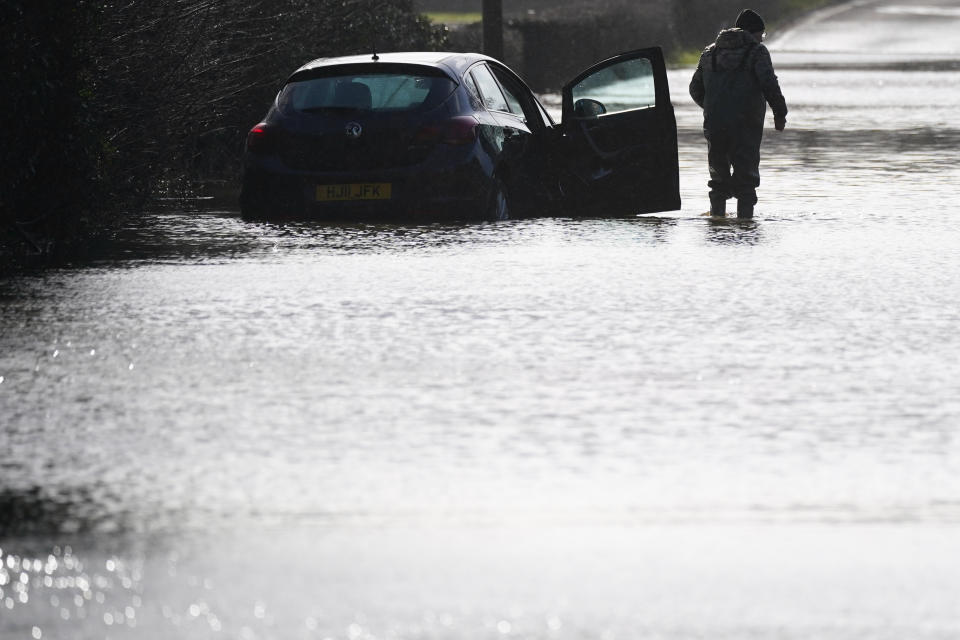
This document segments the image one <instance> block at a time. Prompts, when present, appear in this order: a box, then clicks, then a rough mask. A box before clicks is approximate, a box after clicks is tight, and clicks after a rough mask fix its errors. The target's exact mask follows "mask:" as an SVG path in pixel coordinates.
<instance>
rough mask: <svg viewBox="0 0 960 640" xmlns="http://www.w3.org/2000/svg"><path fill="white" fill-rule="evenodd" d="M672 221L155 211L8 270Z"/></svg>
mask: <svg viewBox="0 0 960 640" xmlns="http://www.w3.org/2000/svg"><path fill="white" fill-rule="evenodd" d="M675 224H676V221H675V220H673V219H671V218H658V217H650V216H635V215H633V216H622V217H616V216H612V217H596V216H593V217H586V216H584V217H577V216H573V217H565V218H558V217H542V218H526V219H520V220H509V221H505V222H497V223H428V224H423V223H421V224H399V223H347V222H328V221H322V220H283V221H247V220H244V219H242V218H241V217H240V216H239V215H238V213H237V212H235V211H215V212H202V213H198V212H185V211H170V210H165V211H151V212H146V213H144V214H142V215H138V216H131V217H130V219H128V221H127V222H126V224H125V225H123V226H122V227H121V228H119V229H117V230H115V231H114V232H112V233H110V234H108V235H106V234H105V235H101V236H98V237H96V238H93V239H91V241H90V242H89V243H87V244H85V245H84V246H81V247H74V248H72V249H71V250H69V251H64V252H62V253H60V254H58V255H54V256H48V257H38V258H36V259H34V260H28V261H24V262H22V263H21V264H19V265H16V268H15V269H14V270H12V271H11V272H10V273H12V274H16V273H20V274H23V273H30V272H33V271H35V270H43V269H47V268H51V267H53V268H62V269H71V268H87V267H110V268H124V267H135V266H141V265H143V264H154V263H155V264H211V263H221V262H229V261H233V260H236V259H251V258H252V259H269V258H270V257H271V256H275V255H278V254H279V255H283V254H291V253H293V254H317V255H324V254H336V255H344V254H364V255H370V254H392V253H433V252H442V253H444V254H451V253H457V252H458V251H460V250H470V251H472V250H476V249H478V248H483V247H485V246H509V245H519V244H523V243H528V242H531V241H536V240H537V239H538V238H541V237H542V236H543V234H544V233H549V234H550V235H551V236H553V237H556V238H557V239H559V240H561V241H562V240H564V239H566V240H568V241H570V242H574V241H581V240H583V239H587V238H589V237H590V236H592V235H596V236H598V237H602V236H606V235H607V234H609V233H610V232H611V231H613V232H615V233H617V234H624V233H635V234H637V239H638V241H640V242H643V243H660V242H664V241H666V240H667V238H668V234H669V229H670V228H672V227H673V226H674V225H675Z"/></svg>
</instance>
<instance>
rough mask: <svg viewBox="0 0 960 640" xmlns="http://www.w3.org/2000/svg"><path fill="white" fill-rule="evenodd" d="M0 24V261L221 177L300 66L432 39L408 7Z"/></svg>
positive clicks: (70, 9) (32, 5) (33, 3)
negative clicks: (2, 86)
mask: <svg viewBox="0 0 960 640" xmlns="http://www.w3.org/2000/svg"><path fill="white" fill-rule="evenodd" d="M0 20H2V23H3V25H4V27H5V28H4V31H5V36H4V38H3V40H2V43H0V71H2V74H3V75H2V77H3V78H4V79H5V80H6V85H7V88H6V90H5V91H4V92H3V93H4V97H3V98H2V100H3V105H4V106H3V115H4V116H5V117H4V123H5V126H4V128H3V130H2V133H0V150H2V159H0V163H2V164H0V172H2V173H0V175H2V178H0V257H2V256H3V255H4V254H5V253H9V252H10V251H11V250H12V248H13V247H15V246H16V245H19V246H18V247H17V248H18V249H19V250H29V251H40V250H44V249H45V248H47V245H48V244H49V243H50V242H51V241H54V240H56V241H58V242H59V243H61V244H62V243H64V242H65V241H69V240H70V239H71V238H81V237H84V236H86V235H87V234H88V233H89V232H91V231H93V230H95V229H97V228H98V227H100V226H103V225H106V224H109V222H110V220H111V218H113V217H114V216H116V215H118V214H120V213H121V212H123V211H125V210H130V209H132V208H136V207H138V206H141V205H142V204H143V203H144V201H145V199H146V198H148V197H150V196H151V195H152V194H156V193H158V192H163V191H166V192H168V193H169V192H174V193H176V192H183V191H185V190H187V189H189V185H190V184H191V183H192V182H193V181H195V180H197V179H201V178H202V179H209V178H211V177H227V176H230V177H232V176H235V175H236V172H237V170H238V166H237V162H238V159H239V154H240V151H241V145H242V141H243V139H244V136H245V134H246V131H247V130H248V129H249V128H250V126H251V125H253V124H255V123H256V121H257V118H259V117H260V116H261V115H262V114H263V112H264V111H265V110H266V107H267V105H268V104H269V102H270V100H271V98H272V97H273V95H274V93H275V92H276V90H277V89H278V88H279V83H280V82H282V80H283V78H284V77H285V75H286V74H287V73H289V72H291V71H292V70H293V69H295V68H296V67H297V66H299V65H300V64H302V63H303V62H305V61H307V60H310V59H313V58H317V57H323V56H334V55H345V54H350V53H362V52H366V51H370V50H371V49H373V48H377V49H378V50H381V51H386V50H402V49H421V50H422V49H437V48H441V47H442V46H443V45H444V44H445V43H444V36H443V32H442V30H440V29H438V28H437V27H434V26H432V25H431V24H430V23H429V21H427V20H426V19H424V18H421V17H419V16H418V15H417V14H416V13H415V12H414V11H413V8H412V4H411V0H117V1H110V0H106V1H104V0H100V1H98V2H94V1H90V0H75V1H74V2H70V3H64V2H62V1H61V0H0ZM4 246H6V249H4Z"/></svg>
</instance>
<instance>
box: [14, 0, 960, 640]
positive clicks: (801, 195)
mask: <svg viewBox="0 0 960 640" xmlns="http://www.w3.org/2000/svg"><path fill="white" fill-rule="evenodd" d="M933 4H934V3H924V5H909V6H911V7H914V12H913V14H910V15H913V16H914V17H916V12H917V11H918V10H919V9H917V7H919V8H920V9H924V10H928V9H929V7H930V6H933ZM901 6H904V5H902V4H901V5H896V7H901ZM936 6H939V7H944V9H943V10H942V11H939V13H938V16H939V17H938V20H936V21H922V20H921V22H920V23H916V22H915V21H914V20H913V18H911V19H910V22H909V24H910V25H911V26H910V28H911V29H914V31H913V33H914V35H915V38H914V41H917V42H923V41H926V38H924V35H923V34H924V32H923V31H922V29H923V28H925V27H924V26H923V25H925V24H928V23H929V26H930V27H931V28H932V29H935V30H936V34H942V33H943V31H942V29H941V27H942V25H943V23H944V21H946V22H948V23H951V24H953V25H954V26H957V25H956V22H957V18H960V16H954V17H950V16H951V15H953V14H951V13H950V12H951V11H956V9H955V7H956V6H957V5H947V4H945V3H940V4H937V5H936ZM871 7H872V11H873V12H874V13H877V14H878V15H881V16H884V18H883V19H884V20H886V19H887V17H888V16H890V15H905V14H906V13H908V12H905V11H900V12H899V13H897V11H891V9H890V8H891V7H894V5H890V4H883V5H880V4H877V3H873V4H871V5H866V4H864V3H861V4H859V5H857V6H856V7H855V10H856V12H858V13H854V14H851V15H850V16H848V18H849V19H850V20H855V21H856V22H858V23H860V24H863V23H867V21H868V20H869V15H868V13H869V11H868V10H871ZM924 7H926V8H924ZM951 7H954V8H953V9H951ZM948 9H949V11H948ZM864 12H867V13H864ZM958 13H960V12H958ZM830 15H831V16H832V17H833V21H834V22H831V24H834V23H835V22H836V21H840V20H843V19H846V18H844V14H843V13H842V12H835V13H832V14H830ZM826 28H827V27H825V26H822V25H819V24H818V23H816V22H809V23H807V24H805V25H803V26H802V27H801V31H798V32H795V33H793V34H791V38H792V39H793V42H794V43H801V45H802V48H795V47H793V45H791V44H790V42H791V40H790V39H784V41H783V43H782V45H778V44H777V42H776V40H774V41H773V43H772V48H773V50H774V53H773V57H774V63H775V64H777V63H778V62H779V61H780V59H781V57H783V59H784V60H785V61H786V62H787V64H785V65H784V66H783V68H781V69H780V70H779V75H780V80H781V84H782V87H783V91H784V94H785V95H786V97H787V101H788V104H789V106H790V115H789V117H788V125H787V126H788V128H787V130H786V131H785V132H783V133H782V134H778V133H776V132H775V131H773V129H772V121H771V122H769V123H768V125H769V126H768V129H767V131H766V133H765V136H766V139H765V143H764V147H763V156H762V158H763V159H762V162H761V174H762V184H761V187H760V189H759V197H760V202H759V204H758V206H757V217H756V220H755V221H753V222H751V223H747V224H740V223H737V222H736V221H734V220H729V221H726V222H718V221H714V220H711V219H709V218H705V217H703V216H702V215H701V214H702V213H703V212H704V211H706V209H707V208H708V204H707V198H706V184H705V183H706V146H705V143H704V141H703V138H702V135H701V133H700V114H699V112H698V110H697V108H696V107H695V105H693V103H692V102H691V101H690V100H689V98H688V97H687V95H686V85H687V83H688V81H689V77H690V75H691V73H692V70H690V69H680V70H675V71H673V72H671V78H670V79H671V87H672V90H673V99H674V102H675V104H676V107H677V117H678V122H679V127H680V159H681V188H682V190H683V193H682V195H683V198H684V206H683V209H682V210H681V211H678V212H672V213H670V214H665V215H659V216H642V217H639V218H622V219H557V218H548V219H542V220H528V221H511V222H507V223H498V224H488V225H467V226H423V227H396V226H393V227H390V226H323V225H314V224H306V223H304V224H288V225H271V224H253V223H246V222H243V221H241V220H240V219H239V217H238V216H237V214H236V213H235V212H232V211H224V212H210V211H205V212H182V211H181V212H164V213H156V214H149V215H146V216H144V217H143V218H142V219H138V220H136V221H133V222H131V223H130V225H129V227H128V228H127V229H125V230H123V231H122V232H121V233H120V234H119V235H118V237H117V238H116V239H115V241H114V242H112V243H110V244H109V245H108V246H105V247H103V248H102V250H100V251H99V252H98V253H97V255H96V257H95V258H92V259H91V260H90V261H88V262H84V263H83V264H76V265H69V266H65V267H62V268H57V269H49V270H45V271H40V272H35V273H23V274H20V275H17V276H15V277H9V278H6V279H3V280H0V523H2V527H0V530H2V533H0V637H2V638H4V640H6V639H7V638H25V639H27V638H44V639H48V638H70V639H74V638H79V639H86V638H90V639H93V638H106V637H109V638H126V637H129V638H148V639H154V638H156V639H158V640H159V639H165V638H218V637H224V638H239V639H245V640H246V639H253V638H257V639H259V638H284V639H286V638H335V639H338V640H339V639H349V640H359V639H367V638H377V639H384V638H404V639H407V638H417V639H420V638H457V639H461V638H478V639H487V638H510V637H516V638H558V639H559V638H563V639H567V638H577V639H579V638H584V639H586V638H591V639H592V638H603V639H604V640H611V639H614V638H671V639H673V638H711V639H713V638H720V639H724V638H730V639H742V638H764V639H767V638H785V639H786V638H789V639H793V638H836V639H844V640H847V639H851V638H864V639H866V638H870V639H871V640H877V639H891V640H893V639H897V640H899V639H902V638H911V639H916V638H932V639H941V638H942V639H947V638H951V639H952V638H956V637H958V635H960V437H958V433H957V429H958V425H960V393H958V391H960V334H958V332H957V326H958V320H960V318H958V315H960V312H958V309H960V270H958V269H957V264H958V260H960V225H958V224H957V220H956V212H955V210H956V208H957V206H956V202H955V200H954V199H955V196H956V192H957V189H956V185H957V184H960V144H958V142H960V130H958V129H957V119H956V115H955V114H956V109H957V105H958V104H960V72H958V71H956V70H953V69H951V68H950V66H949V65H939V66H935V67H934V68H931V67H930V65H928V64H919V65H915V64H914V62H915V60H914V58H912V57H911V56H913V54H915V53H916V54H918V55H919V54H923V53H924V52H923V51H920V50H919V49H918V50H916V51H911V52H909V53H910V56H906V57H911V60H913V62H911V64H909V65H908V64H898V65H892V64H891V63H890V60H889V58H888V57H884V58H883V59H882V60H879V61H877V60H875V61H874V62H875V64H872V65H867V64H864V63H863V61H859V62H857V64H856V65H854V67H853V68H851V66H850V65H844V64H834V63H833V62H831V64H830V65H826V66H825V65H824V64H823V56H826V55H828V54H829V56H830V59H831V60H836V59H839V58H842V57H843V56H847V55H848V54H849V52H846V51H841V50H839V49H837V50H831V49H830V48H829V47H826V46H825V45H823V44H822V43H820V44H816V46H817V47H820V48H819V49H818V50H817V51H816V52H815V53H817V54H818V55H815V56H812V57H813V58H817V60H816V62H815V63H811V64H810V65H804V64H802V56H803V55H805V54H804V50H806V49H807V48H808V46H809V47H812V46H814V45H809V43H808V41H807V40H804V38H808V37H809V38H815V37H818V35H817V34H818V33H819V31H820V30H822V29H826ZM831 28H833V27H831ZM802 29H806V30H808V31H802ZM811 30H812V31H811ZM864 31H866V30H864ZM951 33H952V34H956V33H960V30H957V29H955V28H954V29H952V31H951ZM938 37H939V35H938ZM952 37H953V38H954V40H953V41H952V45H949V46H948V45H946V44H944V43H943V41H942V40H937V41H936V42H937V44H936V47H935V48H936V51H933V50H931V52H930V53H936V54H937V55H938V56H944V57H949V54H950V52H955V51H956V48H955V47H956V46H957V42H958V41H957V39H956V38H957V36H955V35H953V36H952ZM930 41H931V42H932V41H933V40H932V39H931V40H930ZM805 43H806V44H805ZM950 46H952V47H954V48H953V49H950V48H949V47H950ZM899 53H901V52H900V51H899V50H898V49H896V48H893V49H891V53H890V55H891V56H893V57H896V56H895V55H894V54H899ZM820 54H822V55H820ZM811 65H814V66H811ZM911 65H913V66H911Z"/></svg>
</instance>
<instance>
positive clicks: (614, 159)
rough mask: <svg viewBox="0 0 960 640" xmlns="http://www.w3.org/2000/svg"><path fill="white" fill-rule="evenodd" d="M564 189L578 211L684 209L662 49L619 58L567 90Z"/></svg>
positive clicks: (586, 73)
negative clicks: (681, 201)
mask: <svg viewBox="0 0 960 640" xmlns="http://www.w3.org/2000/svg"><path fill="white" fill-rule="evenodd" d="M561 127H562V131H563V136H562V150H561V153H562V155H563V159H562V162H563V166H564V167H565V169H566V170H565V171H564V174H565V175H564V177H563V178H562V180H561V185H562V188H563V191H564V194H565V196H566V197H568V198H570V200H572V201H571V202H569V204H570V205H571V206H572V207H573V208H574V209H575V210H576V211H577V212H581V213H588V214H594V215H596V214H600V215H626V214H632V213H653V212H656V211H671V210H675V209H679V208H680V179H679V169H678V161H677V121H676V117H675V116H674V113H673V105H672V104H671V102H670V87H669V85H668V84H667V70H666V65H665V64H664V61H663V52H662V51H661V49H660V48H659V47H653V48H650V49H639V50H637V51H630V52H627V53H623V54H620V55H618V56H614V57H613V58H609V59H607V60H604V61H602V62H600V63H598V64H595V65H594V66H592V67H590V68H589V69H587V70H586V71H584V72H583V73H581V74H580V75H578V76H577V77H576V78H574V79H573V80H572V81H571V82H569V83H568V84H567V85H566V86H564V87H563V118H562V120H561Z"/></svg>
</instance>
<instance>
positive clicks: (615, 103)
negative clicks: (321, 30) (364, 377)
mask: <svg viewBox="0 0 960 640" xmlns="http://www.w3.org/2000/svg"><path fill="white" fill-rule="evenodd" d="M679 207H680V195H679V180H678V167H677V130H676V120H675V118H674V113H673V106H672V105H671V102H670V91H669V87H668V85H667V76H666V68H665V65H664V60H663V54H662V52H661V50H660V49H659V48H651V49H641V50H637V51H631V52H628V53H624V54H621V55H618V56H614V57H612V58H610V59H608V60H604V61H602V62H600V63H598V64H596V65H594V66H592V67H591V68H589V69H587V70H586V71H584V72H583V73H581V74H579V75H578V76H577V77H576V78H574V79H573V80H571V81H570V82H569V83H568V84H567V85H566V86H565V87H564V88H563V91H562V119H561V122H559V123H556V122H554V120H553V118H552V117H551V116H550V114H549V113H548V112H547V110H546V109H544V107H543V105H542V104H541V103H540V101H539V100H538V99H537V97H536V95H534V93H533V92H532V91H531V90H530V89H529V87H527V85H526V84H525V83H524V82H523V80H521V79H520V77H519V76H518V75H517V74H516V73H514V72H513V71H511V70H510V69H509V68H507V67H506V66H505V65H504V64H502V63H501V62H498V61H497V60H494V59H493V58H490V57H487V56H484V55H480V54H472V53H436V52H431V53H416V52H411V53H384V54H379V55H377V54H373V55H369V56H350V57H342V58H327V59H320V60H314V61H313V62H310V63H308V64H306V65H304V66H303V67H301V68H300V69H298V70H297V71H295V72H294V73H293V74H292V75H291V76H290V77H289V78H288V79H287V81H286V82H285V83H284V85H283V88H282V89H281V90H280V92H279V93H278V94H277V97H276V99H275V101H274V103H273V104H272V105H271V107H270V110H269V111H268V112H267V114H266V116H265V117H264V119H263V121H262V122H260V123H259V124H257V125H256V126H255V127H253V129H251V131H250V133H249V134H248V136H247V144H246V151H245V153H244V157H243V177H242V188H241V209H242V212H243V215H244V216H245V217H248V218H277V217H298V218H300V217H308V218H313V219H320V220H351V221H354V220H356V221H360V220H409V221H419V220H439V221H453V220H503V219H507V218H513V217H524V216H531V215H545V214H555V213H574V214H586V215H596V214H601V215H622V214H629V213H651V212H656V211H668V210H673V209H678V208H679Z"/></svg>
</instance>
